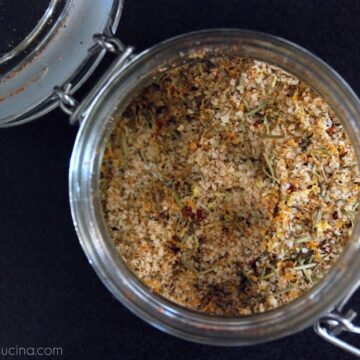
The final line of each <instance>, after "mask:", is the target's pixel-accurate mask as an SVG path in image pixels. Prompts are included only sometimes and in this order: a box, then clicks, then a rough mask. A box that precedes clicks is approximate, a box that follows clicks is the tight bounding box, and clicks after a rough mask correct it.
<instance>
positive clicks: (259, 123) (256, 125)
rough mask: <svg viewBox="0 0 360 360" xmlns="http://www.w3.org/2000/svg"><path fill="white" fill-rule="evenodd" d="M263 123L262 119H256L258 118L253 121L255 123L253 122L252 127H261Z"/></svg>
mask: <svg viewBox="0 0 360 360" xmlns="http://www.w3.org/2000/svg"><path fill="white" fill-rule="evenodd" d="M263 122H264V121H263V119H261V118H259V117H258V118H257V119H256V120H255V122H254V126H255V127H258V126H259V125H261V124H262V123H263Z"/></svg>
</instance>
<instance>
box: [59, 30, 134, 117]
mask: <svg viewBox="0 0 360 360" xmlns="http://www.w3.org/2000/svg"><path fill="white" fill-rule="evenodd" d="M93 39H94V42H95V44H94V46H93V47H92V48H91V49H90V50H89V52H98V51H99V47H100V48H101V49H103V50H106V52H109V53H112V54H116V55H118V56H117V59H118V60H117V61H116V62H115V64H113V66H111V67H110V68H109V70H108V72H107V73H105V74H104V77H103V78H102V80H100V81H99V83H97V84H95V88H96V89H97V91H99V90H100V89H99V88H102V87H103V86H104V85H105V83H107V82H108V80H109V78H111V77H112V75H114V70H115V69H117V70H118V69H120V68H121V67H122V66H123V65H124V64H125V63H126V61H127V60H129V59H131V58H132V56H133V54H132V52H133V48H132V47H126V46H125V45H124V44H123V43H122V42H121V41H120V40H119V39H118V38H116V37H114V36H113V35H112V34H110V33H104V34H95V35H93ZM74 90H76V89H74V87H73V85H72V84H71V83H70V82H68V83H66V84H64V85H63V86H56V87H55V88H54V96H55V97H56V98H58V99H59V100H60V101H59V105H60V108H61V109H62V110H63V111H64V112H65V113H66V114H68V115H70V123H71V124H73V123H75V122H77V121H79V118H78V116H77V115H78V113H79V111H80V109H79V108H81V110H83V109H84V108H85V104H84V102H82V103H79V102H78V101H77V100H76V99H75V98H74V97H73V96H72V93H73V92H74ZM93 90H94V89H93ZM92 92H94V91H92ZM89 95H91V94H89ZM88 97H89V96H88ZM91 97H92V96H90V98H91ZM85 103H87V102H86V101H85Z"/></svg>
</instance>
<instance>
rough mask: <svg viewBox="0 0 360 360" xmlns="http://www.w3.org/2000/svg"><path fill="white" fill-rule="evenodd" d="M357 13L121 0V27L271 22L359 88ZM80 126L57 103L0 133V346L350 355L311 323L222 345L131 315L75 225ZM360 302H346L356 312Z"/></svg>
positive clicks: (321, 7) (173, 31)
mask: <svg viewBox="0 0 360 360" xmlns="http://www.w3.org/2000/svg"><path fill="white" fill-rule="evenodd" d="M89 1H90V0H89ZM91 1H101V0H91ZM4 2H6V3H8V2H9V3H10V0H4V1H3V3H4ZM23 2H30V1H29V0H23ZM19 3H21V2H20V1H17V2H15V3H13V4H14V8H13V9H14V11H15V12H16V11H18V14H19V16H18V20H17V21H18V24H16V25H17V26H18V27H19V28H21V24H22V18H23V17H25V16H26V17H27V16H31V15H30V14H24V13H22V12H21V9H20V8H19V9H17V8H16V6H18V4H19ZM31 3H35V1H34V2H33V1H32V0H31ZM0 5H1V4H0ZM0 10H1V9H0ZM359 17H360V1H358V0H342V1H338V0H322V1H321V0H317V1H314V0H307V1H305V0H282V1H281V0H255V1H251V0H171V1H170V0H156V1H155V0H152V1H151V0H126V1H125V6H124V11H123V15H122V18H121V22H120V26H119V30H118V33H117V34H118V36H119V37H120V38H121V39H122V40H123V41H124V42H125V43H127V44H132V45H135V46H136V48H137V50H142V49H145V48H146V47H149V46H151V45H153V44H155V43H157V42H159V41H161V40H164V39H166V38H169V37H171V36H174V35H177V34H180V33H184V32H187V31H191V30H197V29H202V28H211V27H238V28H247V29H254V30H258V31H264V32H268V33H271V34H274V35H278V36H282V37H284V38H287V39H289V40H292V41H294V42H295V43H298V44H300V45H302V46H304V47H305V48H307V49H309V50H310V51H312V52H314V53H315V54H317V55H318V56H320V57H321V58H322V59H324V60H325V61H326V62H328V63H329V64H330V65H331V66H333V67H334V68H335V69H336V70H337V71H338V72H339V73H340V74H341V75H342V76H343V77H344V78H345V79H346V80H347V81H348V82H349V83H350V85H351V86H352V87H353V89H354V90H355V91H356V92H357V93H359V92H360V72H359V70H360V66H359V65H360V63H359V62H360V57H359V55H360V54H359V50H360V20H359ZM0 39H1V34H0ZM105 68H106V64H105V65H103V66H102V67H100V69H98V71H99V72H101V70H104V69H105ZM93 82H94V78H93V79H92V80H91V81H90V84H89V85H88V86H91V84H93ZM85 90H86V87H85ZM83 91H84V90H83ZM0 111H1V107H0ZM76 132H77V127H71V126H69V124H68V121H67V117H66V116H65V115H64V114H63V113H61V112H60V111H59V110H56V111H53V112H52V113H50V114H48V115H47V116H44V117H43V118H42V119H40V120H37V121H35V122H32V123H29V124H26V125H22V126H20V127H16V128H10V129H2V130H1V131H0V159H1V170H0V184H1V187H0V201H1V202H0V345H1V346H4V347H6V346H15V345H18V346H61V347H63V358H66V359H99V360H100V359H115V358H119V359H124V360H128V359H164V360H165V359H191V360H197V359H210V360H211V359H219V360H222V359H223V360H231V359H237V360H238V359H252V360H256V359H272V360H276V359H294V360H297V359H319V358H320V357H322V358H324V359H344V360H345V359H352V358H353V356H351V355H348V354H346V353H345V352H343V351H341V350H338V349H336V348H335V347H333V346H331V345H330V344H327V343H326V342H324V341H323V340H321V339H320V338H318V337H317V336H316V335H315V334H314V332H313V330H312V329H309V330H306V331H304V332H302V333H298V334H296V335H293V336H290V337H287V338H285V339H281V340H278V341H274V342H271V343H268V344H264V345H257V346H253V347H244V348H221V347H210V346H204V345H198V344H193V343H190V342H186V341H183V340H178V339H176V338H174V337H171V336H169V335H166V334H164V333H161V332H160V331H158V330H155V329H154V328H152V327H151V326H149V325H147V324H146V323H144V322H143V321H141V320H140V319H138V318H137V317H135V316H134V315H132V314H131V313H130V312H129V311H128V310H127V309H125V308H124V307H123V306H122V305H121V304H120V303H118V302H117V301H116V300H115V299H114V298H113V297H112V295H111V294H110V293H109V292H108V291H107V290H106V288H105V287H104V286H103V285H102V283H101V282H100V280H99V279H98V278H97V276H96V275H95V273H94V271H93V270H92V268H91V266H90V265H89V264H88V262H87V260H86V258H85V256H84V254H83V252H82V249H81V248H80V245H79V242H78V240H77V236H76V234H75V231H74V228H73V225H72V220H71V216H70V210H69V203H68V185H67V180H68V164H69V159H70V155H71V150H72V146H73V143H74V140H75V136H76ZM359 300H360V297H359V295H357V296H356V297H354V298H353V299H352V302H351V305H352V306H353V307H354V308H355V309H357V310H360V306H359ZM351 339H352V340H353V342H355V343H357V344H358V345H359V344H360V341H359V339H358V338H356V337H352V338H351Z"/></svg>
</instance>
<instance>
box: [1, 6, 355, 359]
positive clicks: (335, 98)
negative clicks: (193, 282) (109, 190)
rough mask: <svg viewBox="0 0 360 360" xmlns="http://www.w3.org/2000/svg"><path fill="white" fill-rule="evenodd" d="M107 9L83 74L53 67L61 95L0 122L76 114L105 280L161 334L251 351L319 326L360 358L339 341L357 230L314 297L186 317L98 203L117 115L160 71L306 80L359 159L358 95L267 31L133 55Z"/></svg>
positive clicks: (78, 182) (77, 210)
mask: <svg viewBox="0 0 360 360" xmlns="http://www.w3.org/2000/svg"><path fill="white" fill-rule="evenodd" d="M72 3H73V2H72V1H68V2H67V3H66V4H65V5H66V6H65V7H64V10H63V11H65V12H67V15H66V16H67V17H64V15H62V19H63V20H64V19H69V17H71V12H72V11H73V9H74V8H72V7H71V5H72ZM106 3H107V5H109V6H108V13H109V14H111V17H110V18H111V19H112V20H111V22H110V23H104V24H103V25H102V29H99V30H98V31H97V32H96V34H93V35H94V36H91V37H90V38H87V44H88V48H87V51H86V52H84V54H83V56H82V60H81V61H79V62H78V66H77V67H76V69H75V70H76V71H75V70H74V68H73V69H72V70H71V69H69V72H68V77H67V78H65V79H64V81H63V82H56V81H59V79H58V78H57V79H55V80H54V79H50V80H44V78H47V73H48V72H52V70H51V69H52V64H51V63H48V65H47V66H48V67H49V70H48V71H47V73H46V74H45V75H43V78H42V79H41V80H44V81H47V83H49V84H51V85H52V88H51V89H54V90H51V92H48V93H47V96H46V97H45V98H44V97H43V98H41V97H40V96H39V98H38V101H34V102H33V103H32V104H31V103H28V104H27V106H24V107H23V111H21V112H19V113H18V114H10V113H8V114H6V111H5V112H4V114H3V115H2V116H1V123H2V124H3V125H4V126H6V125H9V123H14V122H15V123H19V122H24V121H27V120H30V119H33V118H35V117H39V116H41V115H42V114H44V113H45V112H46V111H49V110H51V109H52V108H53V107H55V106H56V105H60V107H61V108H62V109H63V110H64V111H65V112H66V113H68V114H69V115H70V121H71V123H76V122H80V123H81V126H80V129H79V133H78V136H77V140H76V143H75V146H74V150H73V154H72V158H71V165H70V175H69V176H70V180H69V187H70V203H71V209H72V216H73V221H74V225H75V228H76V230H77V233H78V236H79V239H80V242H81V245H82V247H83V249H84V251H85V253H86V256H87V257H88V259H89V262H90V263H91V264H92V266H93V267H94V269H95V271H96V272H97V274H98V275H99V277H100V279H101V280H102V281H103V283H104V284H105V285H106V286H107V287H108V289H109V290H110V291H111V292H112V293H113V295H114V296H115V297H116V298H117V299H119V300H120V301H121V302H122V303H123V304H124V305H125V306H127V307H128V308H129V309H130V310H131V311H133V312H134V313H135V314H137V315H138V316H140V317H141V318H142V319H144V320H146V321H148V322H149V323H151V324H152V325H153V326H155V327H157V328H159V329H162V330H164V331H166V332H168V333H170V334H173V335H175V336H179V337H181V338H184V339H188V340H192V341H197V342H201V343H206V344H217V345H233V346H238V345H249V344H256V343H261V342H265V341H269V340H273V339H277V338H281V337H284V336H286V335H289V334H292V333H295V332H298V331H300V330H302V329H304V328H306V327H308V326H310V325H315V330H316V331H317V332H318V333H319V334H320V335H322V336H323V337H325V338H326V339H327V340H329V341H330V342H332V343H334V344H336V345H338V346H340V347H342V348H344V349H346V350H348V351H351V352H352V353H354V354H357V355H360V351H359V350H358V349H356V348H355V347H353V346H351V345H349V344H346V343H345V342H343V341H342V340H340V339H339V338H337V335H339V334H340V332H341V331H350V332H354V333H360V328H359V327H357V326H355V325H353V324H352V320H353V319H354V317H355V316H356V314H355V313H354V312H351V311H350V312H347V313H346V314H342V309H343V306H344V305H345V303H346V300H347V299H348V298H349V296H350V295H351V294H352V293H353V291H355V289H356V288H357V286H358V285H359V282H360V278H359V275H358V274H359V270H360V225H359V223H358V222H357V223H356V225H355V228H354V230H353V233H352V238H351V240H350V241H349V243H348V245H347V247H346V249H345V250H344V252H343V254H342V255H341V257H340V259H339V260H338V262H337V264H336V265H335V267H334V268H333V269H332V270H331V271H330V272H329V273H328V275H327V276H326V277H325V278H324V279H323V280H322V281H321V282H320V283H319V284H318V285H316V286H315V287H314V288H313V289H312V290H311V291H309V292H307V293H305V294H304V295H303V296H301V297H300V298H298V299H297V300H295V301H293V302H291V303H289V304H287V305H285V306H283V307H280V308H278V309H275V310H272V311H269V312H266V313H262V314H256V315H250V316H243V317H237V318H228V317H226V318H223V317H216V316H210V315H206V314H203V313H199V312H195V311H191V310H188V309H185V308H183V307H181V306H178V305H176V304H174V303H172V302H170V301H168V300H166V299H164V298H163V297H161V296H159V295H157V294H155V293H153V292H152V291H151V290H150V289H148V288H147V287H146V286H145V285H144V284H143V283H142V282H141V281H140V280H139V279H138V278H137V277H136V276H135V275H134V274H133V273H132V272H131V271H130V270H129V268H128V267H127V266H126V264H125V263H124V261H123V260H122V259H121V258H120V257H119V255H118V253H117V251H116V249H115V247H114V246H113V244H112V241H111V238H110V236H109V234H108V232H107V230H106V226H105V221H104V218H103V214H102V211H101V204H100V196H99V181H100V180H99V179H100V167H101V163H102V158H103V154H104V151H105V146H106V143H107V141H108V138H109V136H110V133H111V131H112V129H113V127H114V118H113V115H114V113H115V112H117V113H119V112H121V111H122V110H124V109H125V107H126V106H127V105H128V104H129V102H130V101H131V99H132V98H133V97H134V94H136V93H138V92H139V91H140V90H141V89H142V88H144V86H146V85H147V84H148V83H149V82H150V81H151V80H152V79H153V77H154V75H155V74H156V72H157V71H158V70H159V69H160V68H161V69H164V68H166V67H171V66H176V65H180V64H183V63H185V62H186V61H187V59H189V58H191V57H193V56H194V54H196V53H199V52H200V53H203V52H206V53H210V54H212V53H215V54H219V53H220V54H223V55H225V56H226V55H236V56H240V57H251V58H254V59H258V60H262V61H265V62H268V63H271V64H274V65H276V66H278V67H280V68H282V69H284V70H286V71H288V72H290V73H292V74H293V75H294V76H296V77H298V78H299V79H301V80H303V81H305V82H306V83H307V84H308V85H309V86H310V87H312V88H313V89H314V90H315V91H317V92H318V93H319V94H320V95H321V96H322V97H323V98H324V99H325V100H326V101H327V102H328V103H329V105H330V106H331V107H332V108H333V109H334V111H335V112H336V114H337V116H338V117H339V119H341V121H342V123H343V125H344V127H345V129H346V131H347V133H348V135H349V137H350V139H351V141H352V144H353V147H354V149H355V152H356V154H357V157H358V158H360V140H359V139H360V101H359V99H358V98H357V96H356V95H355V94H354V92H353V91H352V90H351V89H350V87H349V86H348V85H347V84H346V83H345V81H344V80H343V79H342V78H341V77H340V76H339V75H338V74H337V73H336V72H334V71H333V70H332V69H331V68H330V67H329V66H327V65H326V64H325V63H324V62H322V61H321V60H319V59H318V58H317V57H315V56H314V55H312V54H311V53H309V52H307V51H306V50H304V49H302V48H300V47H298V46H296V45H294V44H292V43H290V42H287V41H285V40H282V39H279V38H275V37H273V36H270V35H266V34H262V33H256V32H249V31H242V30H235V29H216V30H207V31H200V32H195V33H190V34H186V35H183V36H179V37H176V38H173V39H170V40H168V41H165V42H163V43H161V44H159V45H156V46H154V47H152V48H151V49H148V50H145V51H144V52H142V53H140V54H138V55H133V49H132V48H131V47H124V46H123V45H122V44H121V42H120V41H119V40H118V39H116V38H114V37H113V36H111V35H110V33H111V31H110V30H112V31H114V30H115V28H116V24H117V19H118V15H119V11H120V9H121V5H122V3H121V2H117V1H106ZM75 4H77V2H75ZM75 7H76V6H75ZM89 11H92V10H89ZM62 14H63V13H62ZM60 18H61V17H60ZM63 20H61V21H63ZM59 21H60V20H59ZM61 21H60V22H59V23H61ZM51 31H53V29H52V30H51ZM45 46H46V41H45ZM45 50H46V48H45ZM47 50H49V49H48V48H47ZM105 51H108V52H111V53H115V54H116V58H115V60H114V63H113V65H112V66H111V67H110V68H109V70H108V71H107V72H106V73H105V74H104V75H103V77H102V78H101V79H100V81H99V82H98V83H97V84H96V85H95V87H94V88H93V89H92V91H91V92H90V93H89V95H88V96H87V97H86V98H85V99H84V100H83V101H82V102H81V103H80V104H78V103H77V102H76V101H75V99H74V98H73V97H72V93H73V92H74V91H75V90H76V88H77V87H78V86H80V84H81V83H82V82H83V81H84V80H85V79H86V77H87V74H89V72H90V70H89V69H90V68H94V67H95V65H96V63H97V62H98V61H99V58H100V57H101V56H102V55H103V54H104V52H105ZM45 52H46V51H45ZM40 57H41V56H40ZM80 58H81V57H79V59H80ZM94 59H95V60H94ZM89 64H90V65H91V64H92V65H91V66H90V65H89ZM17 66H18V65H17ZM55 68H56V65H54V67H53V69H55ZM81 69H82V70H81ZM84 69H85V70H84ZM72 71H73V73H71V72H72ZM74 71H75V72H74ZM20 73H21V72H20ZM13 78H16V79H17V81H21V76H20V79H19V78H18V76H14V77H13ZM13 78H11V77H10V79H9V80H12V79H13ZM73 79H75V80H73ZM52 80H53V82H51V81H52ZM11 86H12V84H8V82H7V81H5V82H3V83H1V84H0V96H2V97H3V99H4V100H3V101H5V103H6V101H10V103H12V102H13V101H15V100H14V98H16V96H15V95H16V94H15V93H14V94H13V96H6V93H5V92H6V91H8V94H11V91H10V90H9V89H10V88H11ZM18 86H19V84H18ZM49 86H50V85H49ZM9 91H10V92H9ZM44 94H45V93H44ZM9 99H10V100H9ZM44 99H45V100H44ZM18 100H19V99H18ZM40 100H41V101H40ZM19 101H20V100H19ZM10 105H11V104H10ZM10 105H9V106H10ZM9 109H10V107H9Z"/></svg>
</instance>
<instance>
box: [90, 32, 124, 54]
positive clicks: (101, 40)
mask: <svg viewBox="0 0 360 360" xmlns="http://www.w3.org/2000/svg"><path fill="white" fill-rule="evenodd" d="M93 39H94V41H95V43H96V44H97V45H99V46H100V47H102V48H103V49H105V50H106V51H108V52H111V53H114V54H120V53H122V52H123V51H124V50H125V46H124V44H123V43H122V42H121V41H120V40H119V39H118V38H116V37H115V36H113V35H108V34H95V35H94V36H93Z"/></svg>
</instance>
